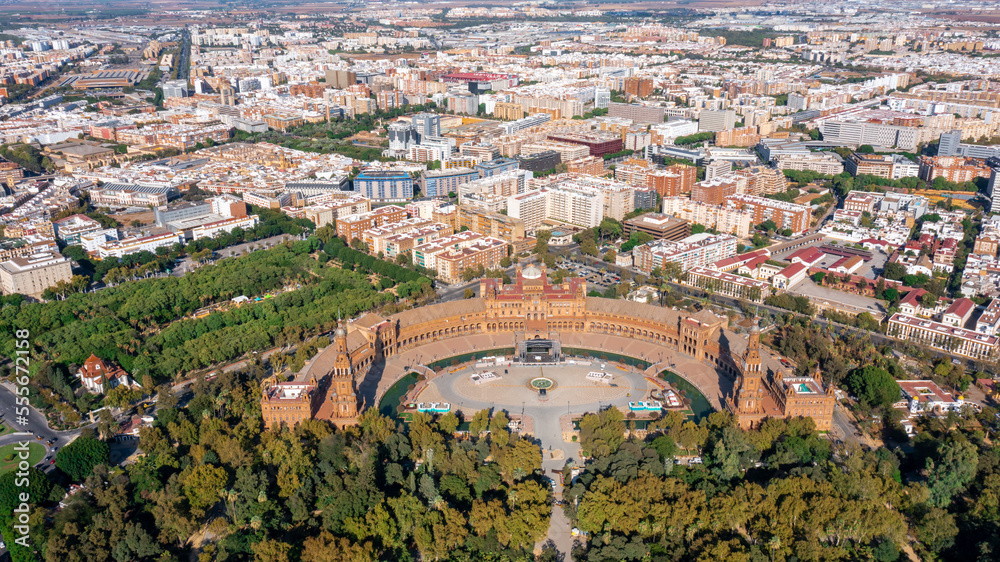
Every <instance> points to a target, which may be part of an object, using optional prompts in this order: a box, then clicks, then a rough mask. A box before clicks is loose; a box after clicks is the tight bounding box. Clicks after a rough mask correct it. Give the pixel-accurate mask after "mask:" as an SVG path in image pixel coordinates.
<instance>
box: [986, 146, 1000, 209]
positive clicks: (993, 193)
mask: <svg viewBox="0 0 1000 562" xmlns="http://www.w3.org/2000/svg"><path fill="white" fill-rule="evenodd" d="M986 165H987V166H989V167H990V169H991V172H990V181H989V183H988V184H987V185H986V193H987V194H989V196H990V212H991V213H997V212H1000V193H997V189H1000V156H994V157H993V158H989V159H987V160H986Z"/></svg>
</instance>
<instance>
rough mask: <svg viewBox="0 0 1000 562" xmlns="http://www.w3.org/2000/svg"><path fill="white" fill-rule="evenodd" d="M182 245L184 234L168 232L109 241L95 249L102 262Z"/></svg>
mask: <svg viewBox="0 0 1000 562" xmlns="http://www.w3.org/2000/svg"><path fill="white" fill-rule="evenodd" d="M183 243H184V234H183V233H180V232H168V233H165V234H156V235H153V236H146V237H144V238H134V237H133V238H125V239H123V240H109V241H107V242H105V243H104V244H102V245H100V246H98V247H97V257H99V258H100V259H102V260H103V259H105V258H109V257H111V258H121V257H122V256H126V255H128V254H134V253H136V252H142V251H144V250H145V251H149V252H156V249H157V248H160V247H166V248H169V247H171V246H173V245H174V244H183Z"/></svg>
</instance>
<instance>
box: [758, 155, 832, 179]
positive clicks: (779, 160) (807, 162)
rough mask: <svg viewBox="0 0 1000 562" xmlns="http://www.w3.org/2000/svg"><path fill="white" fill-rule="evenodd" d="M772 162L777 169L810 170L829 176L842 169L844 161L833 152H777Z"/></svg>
mask: <svg viewBox="0 0 1000 562" xmlns="http://www.w3.org/2000/svg"><path fill="white" fill-rule="evenodd" d="M774 163H775V164H776V165H777V166H778V169H779V170H796V171H810V172H816V173H818V174H829V175H831V176H835V175H837V174H840V173H843V171H844V161H843V160H841V159H840V157H839V156H837V154H836V153H834V152H812V153H808V154H779V155H777V156H775V158H774Z"/></svg>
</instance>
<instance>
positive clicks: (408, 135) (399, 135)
mask: <svg viewBox="0 0 1000 562" xmlns="http://www.w3.org/2000/svg"><path fill="white" fill-rule="evenodd" d="M416 143H417V127H416V126H415V125H414V124H413V122H410V123H407V122H405V121H395V122H393V123H390V124H389V150H392V151H394V152H401V151H404V150H407V149H409V148H410V147H411V146H414V145H415V144H416Z"/></svg>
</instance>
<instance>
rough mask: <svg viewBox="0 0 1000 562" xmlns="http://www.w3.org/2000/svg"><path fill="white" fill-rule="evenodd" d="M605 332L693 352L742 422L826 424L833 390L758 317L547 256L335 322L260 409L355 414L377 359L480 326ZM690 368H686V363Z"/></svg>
mask: <svg viewBox="0 0 1000 562" xmlns="http://www.w3.org/2000/svg"><path fill="white" fill-rule="evenodd" d="M565 333H582V334H605V335H612V336H621V337H625V338H629V339H634V340H641V341H645V342H649V343H653V344H655V345H658V346H662V347H663V348H664V349H665V350H673V351H676V352H679V353H682V354H684V355H687V356H690V357H694V358H695V359H697V360H699V361H702V362H704V363H706V364H708V365H711V366H713V367H714V368H715V370H716V372H717V373H718V374H719V376H720V377H725V378H727V379H729V380H730V381H733V382H734V385H733V386H734V388H735V392H734V393H733V395H732V396H725V397H719V398H720V401H721V402H722V403H723V404H724V405H725V407H726V409H727V410H729V411H731V412H732V413H733V414H734V415H735V417H736V419H737V420H738V422H739V424H740V426H741V427H744V428H749V427H754V426H756V425H758V424H759V423H760V422H761V421H763V420H764V419H765V418H767V417H795V416H806V417H811V418H813V419H814V420H815V422H816V427H817V429H819V430H820V431H826V430H829V429H830V427H831V424H832V418H833V404H834V397H833V395H832V390H831V389H829V388H826V387H825V386H824V385H823V383H822V381H821V379H820V378H819V374H818V373H817V374H816V375H815V376H805V377H802V376H799V377H795V376H793V374H792V372H791V371H790V370H789V369H788V367H786V366H784V365H783V364H782V358H781V357H780V356H778V354H777V353H775V352H772V351H771V350H769V349H767V348H765V347H762V346H761V344H760V330H759V327H758V326H757V324H756V321H755V323H754V327H753V329H752V330H751V332H750V334H749V336H747V335H740V334H738V333H736V332H734V331H732V330H730V329H729V326H728V320H727V319H726V318H724V317H719V316H716V315H715V314H713V313H712V312H710V311H708V310H707V309H703V310H701V311H699V312H697V313H694V314H690V313H688V312H686V311H683V310H673V309H672V308H664V307H659V306H654V305H649V304H642V303H637V302H632V301H627V300H614V299H605V298H599V297H590V296H587V282H586V280H584V279H581V278H577V277H572V278H567V279H566V280H565V281H564V282H563V283H550V282H549V280H548V277H547V275H546V272H545V266H544V265H542V266H541V267H540V268H539V267H535V266H529V267H527V268H524V269H522V268H521V267H520V266H519V267H518V268H517V272H516V276H515V278H514V279H513V280H512V282H511V283H504V282H503V281H502V280H500V279H483V280H481V281H480V283H479V297H478V298H472V299H465V300H456V301H450V302H443V303H438V304H432V305H428V306H423V307H420V308H415V309H410V310H405V311H402V312H399V313H397V314H394V315H392V316H390V317H388V318H384V317H382V316H379V315H377V314H373V313H368V314H364V315H362V316H361V317H359V318H357V319H355V320H354V321H353V322H349V323H347V325H346V327H344V326H338V328H337V330H336V332H335V335H334V338H333V342H332V343H331V345H330V346H329V347H327V348H326V349H325V350H323V351H322V352H321V353H320V354H319V356H317V357H316V358H315V359H314V360H313V362H312V364H311V367H310V368H309V372H310V373H312V376H311V377H310V378H309V379H308V380H305V381H302V380H297V381H290V382H278V381H277V380H276V379H274V378H273V377H272V378H271V379H268V380H266V381H264V383H263V394H262V398H261V409H262V412H263V415H264V421H265V425H266V426H267V427H268V428H271V427H274V426H276V425H280V424H282V423H285V424H288V425H294V424H295V423H297V422H299V421H302V420H304V419H309V418H316V419H324V420H328V421H330V422H332V423H334V424H336V425H349V424H353V423H356V421H357V417H358V415H359V413H360V411H362V410H363V409H364V408H366V407H371V406H373V405H372V404H361V403H359V399H358V397H357V385H358V383H359V382H360V381H362V380H364V378H365V376H366V375H367V374H368V371H369V369H370V368H371V366H372V364H373V363H375V362H376V361H384V360H386V359H388V358H390V357H392V356H393V355H395V354H397V353H399V352H402V351H407V350H410V349H415V348H418V347H420V346H423V345H426V344H429V343H432V342H436V341H441V340H447V339H450V338H456V337H462V336H467V335H475V334H492V335H498V336H500V335H507V336H513V338H514V339H515V340H520V341H526V340H546V341H549V340H558V338H559V337H560V334H565ZM594 351H596V352H600V351H601V350H600V349H596V350H594ZM681 374H683V373H681Z"/></svg>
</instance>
